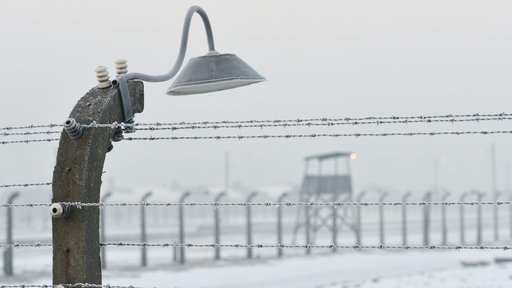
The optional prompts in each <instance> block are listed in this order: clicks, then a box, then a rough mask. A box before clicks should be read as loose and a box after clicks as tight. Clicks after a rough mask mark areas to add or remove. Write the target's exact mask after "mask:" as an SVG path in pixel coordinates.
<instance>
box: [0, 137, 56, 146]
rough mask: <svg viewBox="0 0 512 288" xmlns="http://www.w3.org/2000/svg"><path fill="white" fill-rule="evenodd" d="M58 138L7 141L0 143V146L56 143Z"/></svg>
mask: <svg viewBox="0 0 512 288" xmlns="http://www.w3.org/2000/svg"><path fill="white" fill-rule="evenodd" d="M59 140H60V139H59V138H47V139H24V140H8V141H0V144H1V145H7V144H29V143H42V142H56V141H59Z"/></svg>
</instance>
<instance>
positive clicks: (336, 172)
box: [293, 152, 355, 244]
mask: <svg viewBox="0 0 512 288" xmlns="http://www.w3.org/2000/svg"><path fill="white" fill-rule="evenodd" d="M353 159H355V154H354V153H351V152H334V153H328V154H321V155H314V156H309V157H306V158H305V169H304V178H303V179H302V185H301V188H300V191H299V201H300V202H310V201H314V202H334V201H352V195H353V192H352V174H351V165H350V162H351V160H353ZM315 168H316V169H315ZM311 170H316V171H311ZM297 211H298V212H297V214H298V215H297V218H296V219H297V220H296V223H295V228H294V234H293V243H295V242H296V239H297V235H298V234H299V233H301V232H300V231H301V230H302V231H303V232H304V233H305V234H304V235H305V240H306V242H307V243H309V244H314V243H315V239H316V234H317V232H318V231H319V230H320V229H322V228H326V229H327V230H328V231H330V232H331V235H332V243H333V244H337V235H338V230H339V228H341V226H347V227H349V228H350V229H353V227H354V226H353V223H352V222H353V217H351V214H352V213H351V209H350V208H349V207H345V206H341V207H337V208H336V207H332V206H326V207H323V206H300V207H299V209H298V210H297Z"/></svg>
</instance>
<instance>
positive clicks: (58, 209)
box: [50, 203, 64, 218]
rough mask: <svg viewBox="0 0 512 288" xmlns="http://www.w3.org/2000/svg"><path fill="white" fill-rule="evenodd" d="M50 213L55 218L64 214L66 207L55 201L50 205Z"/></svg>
mask: <svg viewBox="0 0 512 288" xmlns="http://www.w3.org/2000/svg"><path fill="white" fill-rule="evenodd" d="M50 214H52V217H53V218H59V217H62V214H64V207H62V205H60V203H53V204H52V205H51V206H50Z"/></svg>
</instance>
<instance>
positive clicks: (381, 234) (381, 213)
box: [379, 192, 388, 245]
mask: <svg viewBox="0 0 512 288" xmlns="http://www.w3.org/2000/svg"><path fill="white" fill-rule="evenodd" d="M386 196H388V193H387V192H381V193H380V197H379V203H380V205H379V238H380V244H382V245H384V244H385V243H386V242H385V227H384V205H382V204H383V202H384V198H385V197H386Z"/></svg>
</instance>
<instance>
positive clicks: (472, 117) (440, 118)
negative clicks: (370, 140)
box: [0, 112, 512, 135]
mask: <svg viewBox="0 0 512 288" xmlns="http://www.w3.org/2000/svg"><path fill="white" fill-rule="evenodd" d="M460 118H467V119H460ZM496 120H498V121H501V120H512V114H511V113H504V112H503V113H489V114H481V113H473V114H446V115H426V116H424V115H416V116H365V117H341V118H328V117H321V118H303V119H300V118H299V119H264V120H256V119H253V120H234V121H232V120H221V121H195V122H194V121H190V122H183V121H181V122H156V123H136V124H127V123H119V124H118V123H116V122H114V123H109V124H97V123H95V122H93V123H91V124H87V125H83V126H84V127H86V128H90V127H93V128H100V127H107V128H118V127H120V128H125V127H134V126H156V127H161V126H198V125H200V126H205V125H217V126H222V125H229V128H237V125H245V124H248V125H254V124H263V125H265V126H264V127H273V126H272V125H275V126H276V127H277V126H283V125H286V124H288V126H292V125H293V126H308V123H307V122H331V123H333V122H342V123H345V124H351V125H358V124H377V125H378V124H390V123H403V124H408V123H418V122H426V123H430V122H473V121H476V122H478V121H496ZM267 124H271V125H270V126H267ZM295 124H303V125H295ZM310 125H313V124H310ZM324 125H329V124H324ZM331 125H332V124H331ZM55 127H59V128H60V127H63V124H53V123H52V124H43V125H38V124H37V125H36V124H31V125H25V126H11V127H9V126H7V127H0V131H12V130H24V129H38V128H50V129H52V128H55ZM247 127H261V126H260V125H254V126H247ZM209 128H215V127H209ZM180 129H183V128H180ZM191 129H195V127H194V128H191ZM48 132H51V133H54V132H53V131H46V132H39V133H48ZM21 134H23V133H21ZM0 135H1V134H0ZM28 135H30V134H28Z"/></svg>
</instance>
